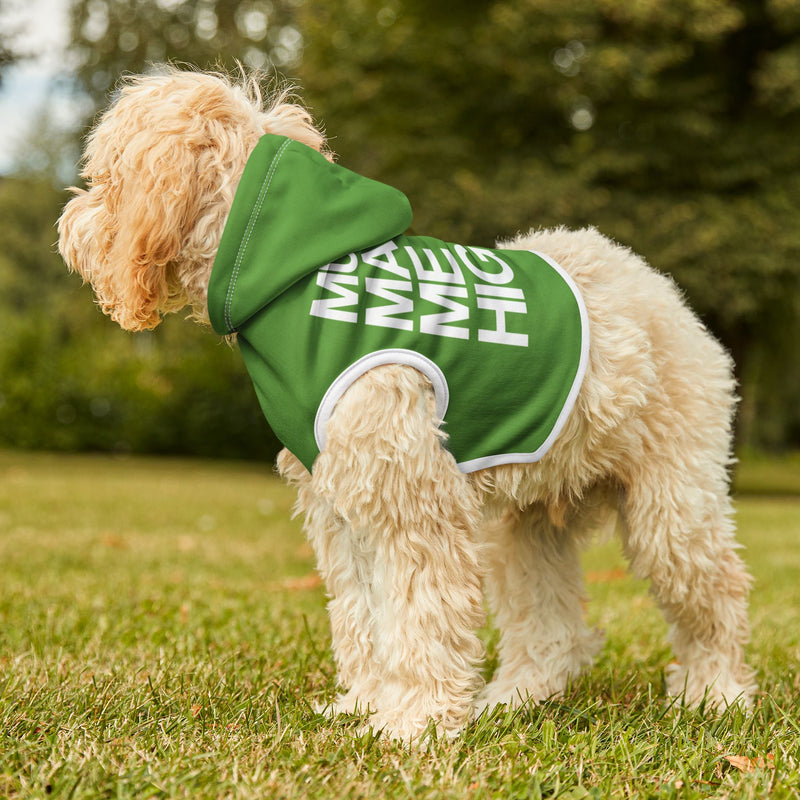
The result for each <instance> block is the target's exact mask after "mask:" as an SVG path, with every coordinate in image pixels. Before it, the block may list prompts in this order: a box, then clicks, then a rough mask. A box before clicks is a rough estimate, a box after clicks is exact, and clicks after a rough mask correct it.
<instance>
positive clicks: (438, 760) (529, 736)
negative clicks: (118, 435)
mask: <svg viewBox="0 0 800 800" xmlns="http://www.w3.org/2000/svg"><path fill="white" fill-rule="evenodd" d="M747 469H749V470H750V472H749V473H748V474H747V476H746V478H745V479H744V480H740V482H739V491H740V492H742V491H743V490H744V489H743V487H749V488H750V489H751V490H752V489H753V488H757V487H759V486H764V485H766V486H767V488H769V486H771V485H772V484H771V483H770V482H769V481H770V480H771V479H767V483H766V484H764V481H763V480H762V479H761V477H760V476H761V475H762V474H763V475H767V476H769V474H770V472H769V471H770V470H771V469H772V465H771V464H766V465H763V466H759V465H755V466H754V465H752V464H748V465H747ZM740 475H742V473H740ZM743 477H744V476H743ZM792 485H796V484H792ZM781 493H782V494H785V493H786V491H785V490H784V491H783V492H781ZM292 502H293V495H292V492H291V491H290V490H289V489H287V488H286V487H284V486H283V485H281V484H280V483H279V482H278V481H277V480H276V479H275V478H274V477H273V476H272V475H271V474H270V470H269V469H268V468H266V467H261V466H255V465H242V464H220V463H211V462H193V461H170V460H165V459H161V460H149V459H124V460H119V459H113V458H103V457H64V456H47V455H30V454H17V453H2V452H0V725H1V726H2V728H1V729H2V733H0V797H8V798H45V797H52V798H69V797H71V798H96V797H97V798H150V797H152V798H156V797H159V798H160V797H180V798H205V797H208V798H228V797H230V798H300V797H310V798H315V797H320V798H322V797H334V798H346V797H354V798H357V797H376V798H378V797H380V798H538V797H551V798H555V797H559V798H576V799H577V798H587V797H636V798H650V797H664V798H699V797H730V798H748V797H752V798H762V797H766V796H771V797H776V798H784V797H792V798H798V797H800V722H799V720H800V699H799V698H800V674H799V673H798V666H797V665H798V663H799V662H800V581H799V580H798V577H799V576H800V547H799V546H798V538H799V537H800V500H798V499H796V498H792V497H788V496H787V497H765V496H750V495H743V494H742V495H740V496H739V498H738V500H737V507H738V517H739V525H740V530H741V540H742V541H743V543H744V544H745V545H746V547H747V549H746V552H745V556H746V558H747V560H748V562H749V564H750V567H751V570H752V572H753V574H754V576H755V579H756V582H755V586H754V590H753V595H752V603H751V605H752V620H753V642H752V645H751V648H750V661H751V663H752V664H753V665H754V666H755V667H756V669H757V671H758V676H759V682H760V685H761V693H760V694H759V697H758V700H757V706H756V709H755V712H754V713H753V714H751V715H745V714H742V713H740V712H738V711H730V712H726V713H723V714H712V713H706V714H703V713H700V712H690V711H679V710H674V709H673V710H671V709H669V708H668V706H667V704H666V703H665V700H664V694H663V669H664V665H665V664H666V663H668V661H669V660H670V658H671V654H670V652H669V649H668V647H667V646H666V645H665V642H664V636H665V633H666V629H665V626H664V623H663V622H662V620H661V618H660V616H659V614H658V613H657V611H656V609H655V608H654V606H653V604H652V603H651V601H650V600H649V599H648V596H647V591H646V587H645V586H644V585H643V584H641V583H638V582H636V581H634V580H633V579H631V578H630V577H628V576H627V575H625V574H624V572H623V570H624V561H623V559H622V558H621V556H620V554H619V550H618V548H617V547H616V545H615V544H607V545H602V546H599V547H597V548H594V549H592V550H591V551H590V552H589V553H588V554H587V556H586V568H587V571H588V577H589V583H588V590H589V594H590V596H591V603H590V606H589V611H588V613H589V616H590V618H591V620H592V621H593V622H594V623H595V624H599V625H600V626H601V627H604V628H605V629H606V632H607V644H606V648H605V650H604V651H603V653H602V655H601V656H600V657H599V659H598V661H597V663H596V665H595V666H594V667H593V668H592V669H591V670H590V671H589V672H588V673H587V674H586V675H585V676H583V677H582V678H581V679H580V680H578V681H576V683H575V684H574V685H573V686H572V687H571V688H570V689H569V691H568V692H567V694H566V696H565V698H564V699H563V700H561V701H560V702H552V703H547V704H545V705H543V706H539V707H536V708H534V709H527V710H523V711H520V712H515V713H510V712H509V713H502V712H499V713H496V714H494V715H493V716H491V717H489V718H483V719H481V720H479V721H478V722H477V723H475V724H473V725H471V726H470V727H469V728H468V729H467V730H466V731H465V733H464V735H463V736H462V737H461V738H460V739H458V740H456V741H453V742H436V743H433V744H432V745H431V746H430V747H429V749H428V750H427V751H419V750H406V749H404V748H402V747H400V746H398V745H396V744H393V743H391V742H387V741H384V740H383V739H382V738H379V737H378V738H376V737H372V736H362V737H359V736H358V735H357V734H356V727H357V721H356V720H354V719H344V720H336V721H331V720H328V719H326V718H324V717H322V716H320V715H319V714H317V713H316V712H315V711H314V706H315V704H316V703H317V702H319V701H321V700H323V699H324V698H326V697H330V695H331V694H332V692H333V690H334V670H333V665H332V661H331V657H330V653H329V649H328V648H329V638H328V622H327V618H326V614H325V598H324V592H323V590H322V589H321V588H320V587H319V586H318V585H315V583H314V581H313V578H310V577H309V576H311V575H312V574H313V555H312V553H311V552H310V550H309V548H308V546H307V545H306V544H305V543H304V539H303V536H302V533H301V531H300V526H299V522H298V521H294V522H292V521H290V519H289V517H290V509H291V505H292ZM487 641H488V643H489V649H490V656H491V649H492V647H493V638H492V636H491V634H489V633H487ZM736 757H740V758H743V759H749V761H739V762H736V760H735V758H736ZM731 758H733V763H732V761H731V760H730V759H731ZM759 759H761V761H759ZM736 763H738V764H739V767H737V766H736V765H735V764H736ZM759 763H763V767H758V766H756V765H758V764H759ZM748 765H752V766H753V768H752V769H751V770H750V771H743V770H742V769H741V768H740V767H742V766H748Z"/></svg>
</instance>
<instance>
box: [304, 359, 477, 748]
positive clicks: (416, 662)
mask: <svg viewBox="0 0 800 800" xmlns="http://www.w3.org/2000/svg"><path fill="white" fill-rule="evenodd" d="M311 486H312V488H313V492H314V495H315V496H316V497H317V498H318V500H317V503H318V508H320V509H321V508H323V506H324V507H325V508H327V512H326V513H327V516H326V517H325V518H324V519H320V520H316V519H315V518H314V515H313V514H312V518H311V522H310V530H311V529H315V528H317V527H319V529H320V530H322V529H326V530H328V531H329V532H328V533H325V534H324V535H323V536H322V537H321V538H322V539H324V541H325V542H326V544H325V546H324V547H322V548H318V551H319V552H322V554H323V557H324V562H325V563H324V564H323V563H322V560H323V559H321V569H322V571H323V574H324V575H325V576H326V580H327V581H328V590H329V592H330V594H331V596H332V600H331V621H332V624H333V627H334V634H333V640H334V651H335V656H336V661H337V664H338V667H339V670H340V679H341V683H342V684H343V685H344V686H345V687H347V688H348V690H349V691H348V693H347V694H346V695H345V697H344V699H343V700H342V701H341V702H342V703H343V704H344V705H345V706H347V705H354V704H355V703H356V700H358V702H359V705H360V707H362V708H363V707H364V706H366V705H369V709H370V711H371V717H370V725H371V727H373V728H374V729H376V730H377V729H382V730H384V732H385V733H386V734H387V735H390V736H392V737H395V738H400V739H404V740H412V739H415V738H417V737H419V736H420V735H421V734H422V733H423V732H424V731H425V729H426V727H427V725H428V724H429V722H431V721H433V722H434V723H435V725H436V726H437V728H438V729H439V731H440V732H442V733H445V734H455V733H456V732H457V731H458V730H459V729H460V728H461V727H462V726H463V725H464V724H465V723H466V722H467V721H468V720H469V719H470V717H471V714H472V705H473V701H474V695H475V693H476V692H477V690H478V689H479V688H480V683H481V682H480V674H479V670H478V663H479V662H480V660H481V658H482V655H483V647H482V644H481V642H480V639H479V638H478V636H477V634H476V629H477V628H478V627H480V625H481V624H482V622H483V603H482V594H481V584H480V574H479V559H478V555H477V549H478V548H477V544H476V542H475V540H474V529H475V526H476V523H477V519H478V516H479V515H478V497H477V493H476V492H475V490H474V489H473V487H472V485H471V483H470V482H469V480H468V479H467V478H466V476H465V475H463V474H462V473H461V472H459V470H458V468H457V467H456V465H455V461H454V460H453V458H452V456H451V455H450V454H449V453H448V452H447V451H446V450H445V449H444V447H443V446H442V435H441V432H440V431H439V427H438V420H437V419H436V416H435V410H434V403H433V396H432V391H431V389H430V386H429V384H428V382H427V380H426V379H425V378H424V377H423V376H422V375H421V374H420V373H419V372H417V371H416V370H414V369H411V368H409V367H400V366H386V367H378V368H376V369H373V370H371V371H370V372H368V373H367V374H366V375H364V376H362V377H361V378H359V380H358V381H357V382H356V383H355V384H353V386H351V387H350V389H348V391H347V392H346V393H345V395H344V396H343V397H342V399H341V400H340V401H339V404H338V405H337V408H336V410H335V411H334V413H333V415H332V417H331V420H330V422H329V423H328V427H327V439H326V445H325V449H324V450H323V452H322V453H321V454H320V455H319V457H318V458H317V461H316V462H315V464H314V470H313V477H312V481H311ZM334 531H335V532H334Z"/></svg>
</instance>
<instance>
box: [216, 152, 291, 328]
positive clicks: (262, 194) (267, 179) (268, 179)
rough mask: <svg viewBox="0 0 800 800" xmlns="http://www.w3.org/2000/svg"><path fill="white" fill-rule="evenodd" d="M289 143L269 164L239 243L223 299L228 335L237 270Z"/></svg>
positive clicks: (237, 275) (231, 325) (237, 277)
mask: <svg viewBox="0 0 800 800" xmlns="http://www.w3.org/2000/svg"><path fill="white" fill-rule="evenodd" d="M291 141H292V140H291V139H286V140H285V141H284V142H283V144H282V145H281V146H280V148H279V149H278V152H277V153H275V155H274V156H273V158H272V163H271V164H270V167H269V170H268V171H267V174H266V175H265V176H264V180H263V181H262V183H261V188H260V189H259V192H258V201H257V202H256V204H255V205H254V206H253V210H252V211H251V212H250V219H249V220H248V221H247V228H246V229H245V234H244V238H243V239H242V241H241V242H240V244H239V250H238V251H237V253H236V260H235V261H234V264H233V272H232V273H231V279H230V281H229V283H228V293H227V295H226V297H225V323H226V324H227V326H228V333H233V332H234V330H235V329H234V327H233V320H232V319H231V307H232V305H233V295H234V292H235V291H236V282H237V280H238V279H239V270H240V269H241V266H242V262H243V261H244V256H245V253H246V252H247V247H248V245H249V244H250V237H251V236H252V234H253V230H254V228H255V223H256V220H257V219H258V215H259V214H260V213H261V207H262V206H263V205H264V199H265V198H266V196H267V193H268V192H269V187H270V186H271V185H272V179H273V177H275V171H276V170H277V168H278V162H279V161H280V160H281V157H282V156H283V153H284V151H285V150H286V148H287V147H288V146H289V144H290V143H291Z"/></svg>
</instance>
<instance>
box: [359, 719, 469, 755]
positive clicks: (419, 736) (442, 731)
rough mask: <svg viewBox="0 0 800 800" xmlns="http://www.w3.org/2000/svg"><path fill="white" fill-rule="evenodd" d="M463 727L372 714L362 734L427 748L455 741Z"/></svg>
mask: <svg viewBox="0 0 800 800" xmlns="http://www.w3.org/2000/svg"><path fill="white" fill-rule="evenodd" d="M462 728H463V726H462V725H453V724H450V725H445V724H444V723H442V721H441V720H440V721H436V720H433V719H431V718H429V717H418V718H413V717H407V716H404V715H403V714H400V713H375V714H371V715H370V717H369V720H368V722H367V723H366V725H364V726H362V728H361V729H360V731H359V732H360V733H361V734H364V733H367V732H371V733H372V734H377V733H380V735H381V736H383V737H385V738H387V739H390V740H392V741H396V742H400V743H402V744H406V745H413V746H415V747H421V748H425V747H427V746H428V744H429V742H430V741H431V740H432V739H433V738H434V737H435V738H436V739H442V738H445V739H455V738H456V737H457V736H458V735H459V734H460V733H461V731H462Z"/></svg>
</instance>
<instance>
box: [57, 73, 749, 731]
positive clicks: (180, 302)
mask: <svg viewBox="0 0 800 800" xmlns="http://www.w3.org/2000/svg"><path fill="white" fill-rule="evenodd" d="M265 132H269V133H278V134H282V135H286V136H289V137H291V138H293V139H296V140H298V141H300V142H302V143H304V144H306V145H308V146H309V147H313V148H315V149H317V150H320V151H322V152H325V150H324V147H325V141H324V137H323V135H322V134H321V132H320V131H318V130H317V129H316V128H315V127H314V125H313V123H312V120H311V118H310V116H309V114H308V113H307V112H306V111H305V110H304V109H303V108H302V107H300V106H298V105H296V104H293V103H292V102H290V100H289V99H288V98H287V96H285V95H281V96H279V97H277V98H275V99H274V100H273V101H271V102H267V103H265V102H264V100H263V99H262V97H261V94H260V93H259V91H258V88H257V84H256V82H255V81H252V80H244V81H242V82H240V83H236V82H234V81H230V80H228V79H227V78H224V77H221V76H218V75H209V74H203V73H197V72H185V71H179V70H176V69H166V70H164V71H163V72H162V73H160V74H157V75H151V76H140V77H136V78H131V79H128V80H127V81H125V83H124V84H123V86H122V87H121V90H120V92H119V94H118V96H117V97H116V99H115V101H114V102H113V103H112V105H111V107H110V108H109V109H108V110H107V111H106V112H105V114H104V115H103V116H102V118H101V119H100V121H99V122H98V124H97V125H96V127H95V128H94V130H93V132H92V133H91V135H90V136H89V139H88V143H87V147H86V153H85V161H84V165H85V166H84V170H83V177H84V178H85V179H86V182H87V187H88V188H87V189H86V190H81V189H75V190H73V191H74V193H75V197H74V198H73V199H72V200H71V201H70V202H69V203H68V204H67V206H66V208H65V210H64V213H63V215H62V217H61V219H60V221H59V234H60V242H59V248H60V252H61V253H62V255H63V257H64V259H65V260H66V262H67V263H68V265H69V266H70V267H71V268H72V269H73V270H75V271H77V272H79V273H80V274H81V275H82V276H83V278H84V279H85V280H87V281H89V282H90V283H91V284H92V286H93V288H94V291H95V293H96V296H97V300H98V303H99V305H100V307H101V308H102V310H103V311H104V312H105V313H107V314H109V315H110V316H111V317H112V318H113V319H114V320H116V321H117V322H118V323H119V324H120V325H121V326H122V327H123V328H126V329H129V330H142V329H145V328H152V327H155V326H156V325H157V324H158V323H159V322H160V320H161V316H162V314H164V313H167V312H170V311H175V310H177V309H179V308H183V307H185V306H190V307H191V308H192V312H193V316H194V317H195V318H196V319H198V320H199V321H207V311H206V291H207V286H208V280H209V275H210V273H211V268H212V265H213V262H214V257H215V254H216V252H217V248H218V246H219V242H220V238H221V235H222V231H223V228H224V225H225V222H226V218H227V214H228V211H229V209H230V206H231V203H232V200H233V195H234V192H235V191H236V188H237V184H238V180H239V178H240V176H241V174H242V171H243V169H244V166H245V162H246V161H247V158H248V155H249V154H250V152H251V151H252V149H253V148H254V147H255V145H256V143H257V142H258V140H259V138H260V137H261V135H262V134H263V133H265ZM329 157H330V156H329ZM501 246H503V247H506V248H519V249H531V250H536V251H540V252H544V253H547V254H548V255H549V256H551V257H552V258H553V259H555V260H556V261H557V262H558V263H559V264H560V265H561V266H562V267H563V268H564V269H565V270H566V271H567V272H568V274H569V275H570V276H571V277H572V279H573V280H574V281H575V283H576V284H577V286H578V287H579V289H580V291H581V293H582V295H583V298H584V301H585V303H586V308H587V312H588V318H589V326H590V330H591V348H590V354H589V363H588V367H587V372H586V376H585V379H584V382H583V385H582V388H581V390H580V394H579V396H578V399H577V402H576V405H575V407H574V409H573V411H572V413H571V415H570V416H569V418H568V420H567V423H566V426H565V428H564V429H563V430H562V432H561V434H560V436H559V437H558V439H557V440H556V442H555V444H554V445H553V447H552V449H551V450H550V451H549V452H548V453H547V455H546V456H545V457H544V458H543V459H542V460H541V461H539V462H537V463H534V464H511V465H506V466H499V467H494V468H491V469H488V470H483V471H480V472H475V473H472V474H463V473H461V472H460V471H459V470H458V468H457V467H456V464H455V461H454V459H453V457H452V456H451V455H450V454H449V453H448V451H447V449H446V448H445V447H443V446H442V445H443V442H444V441H445V439H446V437H445V435H444V434H443V432H442V430H441V429H440V420H439V419H437V417H436V412H435V407H434V402H433V394H432V391H431V387H430V384H429V383H428V380H427V379H426V378H425V377H424V376H423V375H422V374H421V373H419V372H417V371H416V370H414V369H413V368H411V367H408V366H382V367H378V368H375V369H373V370H371V371H370V372H368V373H366V374H365V375H364V376H363V377H361V378H360V379H359V380H358V381H357V382H356V383H355V384H354V385H353V386H352V387H351V388H350V389H349V390H348V391H347V392H346V394H345V395H344V397H343V398H342V399H341V401H340V402H339V404H338V406H337V408H336V410H335V412H334V414H333V416H332V418H331V420H330V422H329V424H328V429H327V443H326V446H325V448H324V450H323V451H322V453H321V454H320V455H319V457H318V458H317V460H316V462H315V464H314V468H313V471H312V472H311V473H309V472H308V471H307V470H306V469H305V467H303V465H302V464H301V463H300V462H299V461H298V460H297V459H296V458H295V457H294V456H293V455H292V454H291V453H289V452H288V451H287V450H284V451H283V452H282V453H281V454H280V456H279V460H278V467H279V471H280V473H281V474H282V475H283V476H284V477H285V478H286V479H287V480H289V481H290V482H291V483H293V484H294V485H296V487H297V490H298V508H299V509H300V510H301V511H302V512H303V514H304V516H305V528H306V531H307V533H308V537H309V539H310V541H311V543H312V545H313V547H314V550H315V553H316V556H317V559H318V565H319V570H320V572H321V574H322V576H323V578H324V580H325V583H326V586H327V590H328V593H329V595H330V603H329V611H330V618H331V627H332V638H333V650H334V654H335V659H336V664H337V667H338V679H339V683H340V685H341V687H342V694H341V695H340V696H338V697H337V698H336V699H335V701H333V702H332V704H331V705H330V709H331V711H333V712H338V711H344V712H349V711H353V710H356V709H360V710H368V711H369V713H370V717H369V724H370V725H371V726H372V727H374V728H376V729H384V730H385V731H386V732H387V734H389V735H391V736H394V737H397V738H401V739H406V740H412V739H415V738H417V737H419V736H420V735H421V734H422V733H423V732H424V730H425V729H426V727H427V725H428V724H429V723H430V722H431V721H433V723H434V724H435V725H436V726H438V728H439V729H440V730H441V731H442V732H444V733H447V734H455V733H457V732H458V731H459V730H460V729H461V728H462V727H463V726H464V725H465V724H466V723H467V722H468V721H469V720H470V719H471V717H472V716H473V715H474V714H475V713H476V712H478V711H480V710H481V709H483V708H491V707H493V706H495V705H496V704H499V703H511V704H519V703H522V702H525V701H527V700H533V701H541V700H543V699H545V698H547V697H551V696H553V695H558V694H559V693H560V692H562V691H563V689H564V688H565V686H566V684H567V681H568V679H569V678H570V677H571V676H575V675H577V674H578V673H579V672H580V671H581V670H582V669H584V668H585V667H586V666H587V665H589V664H591V662H592V659H593V657H594V655H595V653H596V652H597V650H598V648H599V647H600V645H601V636H600V635H599V634H598V633H597V632H595V631H592V630H590V629H589V628H588V627H587V626H586V624H585V622H584V620H583V614H582V607H581V600H582V596H583V591H584V590H583V585H582V576H581V570H580V564H579V551H580V548H581V546H582V545H583V544H584V542H585V541H586V540H587V539H588V537H589V536H590V535H591V533H592V531H594V530H596V529H597V528H599V527H603V526H605V525H607V524H608V516H609V513H612V514H613V513H614V509H616V510H617V511H618V513H619V519H620V522H621V524H620V525H619V526H618V527H619V529H620V531H621V536H622V541H623V547H624V551H625V554H626V555H627V557H628V559H629V560H630V564H631V569H632V571H633V574H634V575H636V576H637V577H639V578H647V579H649V581H650V583H651V586H652V593H653V596H654V598H655V599H656V601H657V602H658V604H659V606H660V607H661V609H662V610H663V613H664V615H665V617H666V619H667V621H668V622H669V623H670V625H671V642H672V646H673V649H674V652H675V655H676V657H677V660H678V664H677V665H673V667H672V668H671V670H670V671H669V673H668V677H667V687H668V690H669V692H670V693H671V694H673V695H680V696H683V698H684V699H685V701H686V702H687V703H689V704H692V705H696V704H698V703H700V702H701V701H702V700H703V698H704V697H705V698H707V699H708V700H709V701H710V702H712V703H715V704H729V703H733V702H741V703H744V704H748V703H749V702H750V699H751V697H752V693H753V691H754V681H753V677H752V673H751V671H750V670H749V668H748V667H747V666H746V664H745V662H744V657H743V649H744V645H745V643H746V641H747V638H748V621H747V594H748V588H749V582H750V581H749V578H748V575H747V572H746V570H745V568H744V566H743V564H742V561H741V560H740V558H739V556H738V555H737V545H736V543H735V540H734V523H733V521H732V511H731V504H730V500H729V496H728V481H729V478H728V468H729V464H730V460H731V427H732V419H733V412H734V407H735V397H734V381H733V379H732V369H731V362H730V359H729V357H728V356H727V354H726V353H725V352H724V350H723V349H722V347H720V345H719V344H718V343H717V342H716V341H715V340H714V339H713V338H712V337H711V336H710V335H709V333H708V332H707V331H706V330H705V329H704V327H703V325H702V324H701V323H700V322H699V321H698V319H697V318H696V317H695V316H694V315H693V314H692V313H691V311H689V309H688V308H687V307H686V305H685V304H684V302H683V300H682V298H681V296H680V293H679V292H678V290H677V289H676V287H675V285H674V284H673V283H672V281H671V280H669V279H668V278H666V277H664V276H663V275H660V274H659V273H657V272H655V271H654V270H653V269H651V268H650V267H648V266H647V265H646V264H645V263H644V262H643V261H642V260H641V259H640V258H638V257H637V256H636V255H634V254H633V253H632V252H630V251H629V250H627V249H625V248H623V247H620V246H618V245H616V244H614V243H613V242H611V241H609V240H608V239H606V238H604V237H603V236H601V235H600V234H599V233H597V232H596V231H595V230H593V229H587V230H580V231H574V232H573V231H567V230H565V229H562V228H559V229H555V230H542V231H534V232H531V233H528V234H525V235H522V236H519V237H518V238H516V239H513V240H511V241H507V242H504V243H502V245H501ZM609 510H611V511H610V512H609ZM484 589H485V590H486V594H487V596H488V598H489V604H490V608H491V612H492V615H493V619H494V622H495V623H496V624H497V626H498V627H499V630H500V634H501V636H500V640H499V666H498V668H497V671H496V674H495V675H494V677H493V678H492V679H491V681H490V682H489V683H488V685H485V686H484V685H483V681H482V678H481V673H480V665H481V660H482V657H483V646H482V644H481V640H480V639H479V638H478V636H477V634H476V630H477V629H478V628H479V627H480V626H481V625H482V624H483V622H484V605H483V591H484Z"/></svg>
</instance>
